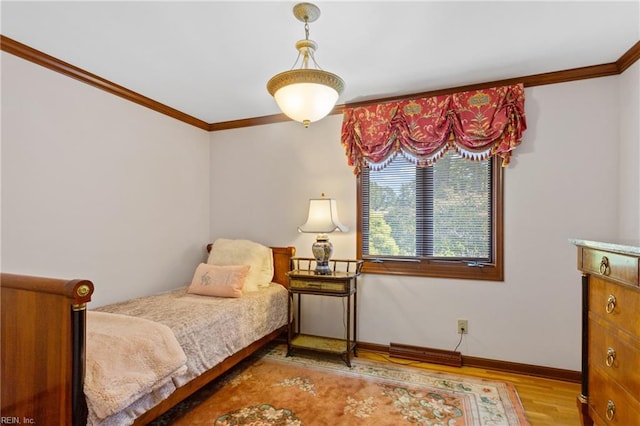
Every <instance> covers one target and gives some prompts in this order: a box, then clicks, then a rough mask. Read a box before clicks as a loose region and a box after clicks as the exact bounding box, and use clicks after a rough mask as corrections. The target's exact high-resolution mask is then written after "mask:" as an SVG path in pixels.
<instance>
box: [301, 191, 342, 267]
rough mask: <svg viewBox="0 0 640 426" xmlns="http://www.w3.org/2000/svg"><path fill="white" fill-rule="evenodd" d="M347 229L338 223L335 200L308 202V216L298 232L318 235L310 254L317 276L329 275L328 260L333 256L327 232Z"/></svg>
mask: <svg viewBox="0 0 640 426" xmlns="http://www.w3.org/2000/svg"><path fill="white" fill-rule="evenodd" d="M348 230H349V228H347V227H346V226H344V225H343V224H341V223H340V219H338V207H337V205H336V200H333V199H331V198H325V197H324V194H322V198H312V199H310V200H309V216H308V217H307V222H306V223H305V224H304V225H300V226H298V231H299V232H309V233H315V234H318V236H317V237H316V241H315V243H313V245H312V246H311V252H312V253H313V257H315V259H316V269H315V272H316V273H317V274H330V273H331V270H330V269H329V259H330V258H331V255H332V254H333V244H331V241H329V236H328V235H327V234H328V233H329V232H333V231H341V232H347V231H348Z"/></svg>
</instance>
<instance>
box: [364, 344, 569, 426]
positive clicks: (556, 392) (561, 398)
mask: <svg viewBox="0 0 640 426" xmlns="http://www.w3.org/2000/svg"><path fill="white" fill-rule="evenodd" d="M358 357H360V358H366V359H372V360H377V361H386V362H394V363H397V364H411V365H412V366H416V367H424V368H428V369H430V370H437V371H443V372H451V373H457V374H466V375H469V376H476V377H482V378H486V379H494V380H502V381H505V382H511V383H512V384H513V385H515V387H516V389H517V391H518V394H519V395H520V400H521V401H522V405H523V406H524V409H525V412H526V414H527V418H528V419H529V422H530V423H531V426H577V425H579V424H580V422H579V417H578V408H577V405H576V397H577V396H578V394H579V393H580V384H579V383H570V382H564V381H560V380H551V379H544V378H539V377H533V376H526V375H521V374H512V373H503V372H500V371H494V370H486V369H482V368H474V367H461V368H457V367H447V366H444V365H436V364H427V363H422V362H416V361H410V360H405V359H399V358H392V357H390V356H389V355H388V354H386V353H380V352H374V351H369V350H364V349H358Z"/></svg>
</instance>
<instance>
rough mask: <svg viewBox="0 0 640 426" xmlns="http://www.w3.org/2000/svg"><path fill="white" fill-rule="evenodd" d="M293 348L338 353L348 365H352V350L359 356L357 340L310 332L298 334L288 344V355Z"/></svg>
mask: <svg viewBox="0 0 640 426" xmlns="http://www.w3.org/2000/svg"><path fill="white" fill-rule="evenodd" d="M293 349H308V350H312V351H317V352H326V353H330V354H337V355H340V356H341V357H342V359H343V360H344V362H345V363H346V364H347V366H349V367H351V352H353V355H354V356H358V355H357V352H356V342H353V341H352V342H347V341H346V340H344V339H335V338H331V337H320V336H312V335H309V334H297V335H296V336H294V337H293V338H292V339H291V341H290V342H289V344H288V346H287V356H289V355H291V351H292V350H293Z"/></svg>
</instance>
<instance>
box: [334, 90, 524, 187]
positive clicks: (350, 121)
mask: <svg viewBox="0 0 640 426" xmlns="http://www.w3.org/2000/svg"><path fill="white" fill-rule="evenodd" d="M526 128H527V124H526V119H525V114H524V87H523V85H522V84H516V85H512V86H503V87H496V88H491V89H482V90H472V91H469V92H462V93H455V94H450V95H441V96H434V97H431V98H420V99H410V100H403V101H398V102H386V103H381V104H375V105H369V106H364V107H356V108H345V110H344V120H343V122H342V145H343V146H344V147H345V150H346V154H347V158H348V162H349V165H350V166H354V173H355V174H356V175H357V174H359V173H360V170H361V167H362V166H363V165H365V164H366V165H368V166H369V167H371V168H373V169H374V170H379V169H382V168H384V167H385V166H386V165H387V164H388V163H389V162H390V161H391V160H392V159H393V158H395V156H396V155H402V156H403V157H405V158H406V159H407V160H409V161H411V162H412V163H415V164H416V165H418V166H420V167H424V166H429V165H431V164H433V162H434V161H436V160H437V159H439V158H440V157H442V155H443V154H444V153H445V152H446V151H447V150H449V149H450V148H453V149H455V150H456V151H457V152H458V153H459V154H460V155H461V156H463V157H465V158H469V159H472V160H484V159H487V158H489V157H491V156H494V155H497V156H499V157H501V158H502V165H503V166H506V165H507V164H509V157H510V156H511V151H512V150H513V149H514V148H515V147H516V146H518V145H519V144H520V141H521V139H522V132H523V131H524V130H525V129H526Z"/></svg>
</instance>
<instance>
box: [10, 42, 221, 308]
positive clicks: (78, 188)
mask: <svg viewBox="0 0 640 426" xmlns="http://www.w3.org/2000/svg"><path fill="white" fill-rule="evenodd" d="M1 59H2V151H1V153H2V228H1V231H2V246H1V248H2V252H1V260H2V264H1V267H2V271H3V272H13V273H25V274H30V275H42V276H48V277H56V278H69V279H72V278H87V279H90V280H92V281H93V282H94V284H95V286H96V290H95V293H94V298H93V300H94V302H92V304H91V305H90V306H91V307H95V306H99V305H101V304H105V303H109V302H113V301H117V300H123V299H127V298H130V297H133V296H136V295H140V294H149V293H153V292H157V291H159V290H163V289H167V288H171V287H175V286H176V284H177V283H181V284H184V283H186V282H189V281H190V280H191V277H192V275H193V271H194V270H195V266H196V265H197V263H198V262H199V261H200V260H201V259H202V257H203V247H204V244H205V243H206V242H207V241H208V236H209V143H208V140H209V135H208V133H207V132H205V131H203V130H200V129H197V128H194V127H193V126H190V125H187V124H184V123H181V122H179V121H177V120H174V119H172V118H169V117H166V116H164V115H161V114H158V113H156V112H154V111H151V110H149V109H147V108H143V107H141V106H138V105H136V104H133V103H131V102H128V101H125V100H123V99H121V98H118V97H116V96H113V95H111V94H108V93H106V92H104V91H101V90H98V89H95V88H93V87H91V86H88V85H86V84H83V83H80V82H78V81H76V80H73V79H71V78H68V77H65V76H63V75H61V74H58V73H55V72H52V71H50V70H47V69H45V68H42V67H40V66H38V65H34V64H32V63H30V62H27V61H24V60H22V59H19V58H17V57H15V56H13V55H10V54H7V53H4V52H3V53H2V57H1Z"/></svg>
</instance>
